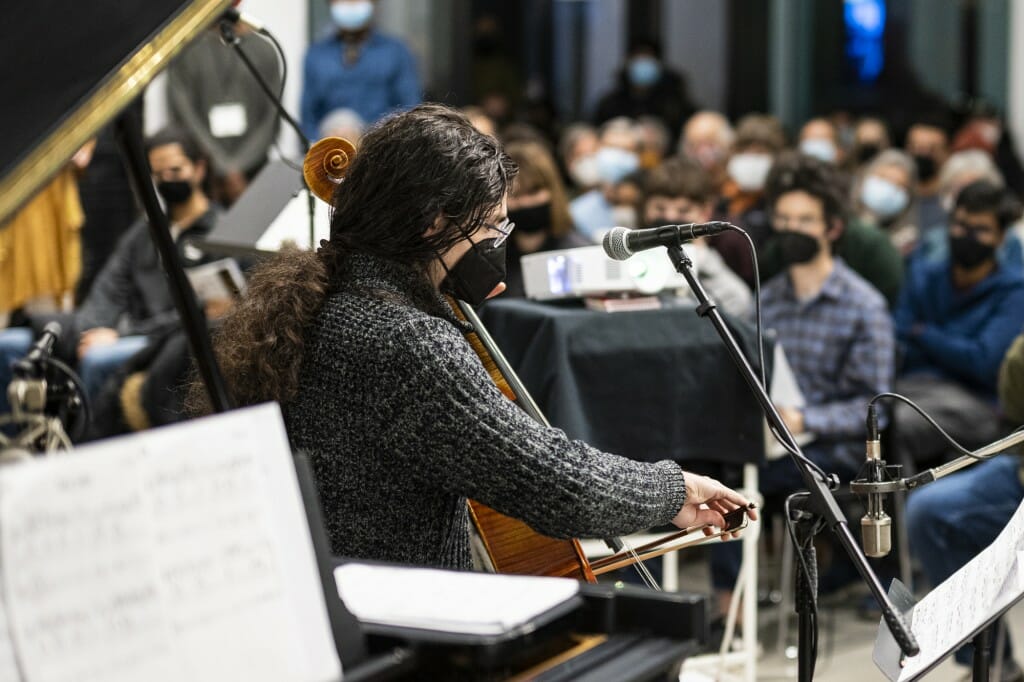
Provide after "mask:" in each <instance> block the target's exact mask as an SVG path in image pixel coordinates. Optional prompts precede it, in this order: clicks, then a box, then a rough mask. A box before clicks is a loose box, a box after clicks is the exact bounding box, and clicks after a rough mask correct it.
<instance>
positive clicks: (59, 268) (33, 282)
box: [0, 141, 95, 414]
mask: <svg viewBox="0 0 1024 682" xmlns="http://www.w3.org/2000/svg"><path fill="white" fill-rule="evenodd" d="M94 147H95V141H93V142H90V143H88V144H87V145H86V146H85V147H84V148H82V149H81V150H79V152H78V153H77V154H76V155H75V157H74V158H73V159H72V160H71V162H70V163H68V164H67V165H65V167H64V168H62V169H61V170H60V171H58V173H57V175H56V176H54V178H53V179H52V180H51V181H50V182H49V183H48V184H46V185H44V186H43V188H42V189H40V190H39V191H38V192H37V193H36V195H35V196H34V197H33V198H32V199H30V200H29V202H28V203H27V204H25V206H23V207H22V208H21V210H19V211H18V212H17V213H15V214H14V216H13V217H12V218H11V219H10V220H9V221H7V223H6V224H4V225H0V316H3V317H4V320H3V323H4V326H6V324H7V321H6V318H7V316H8V315H9V314H10V313H11V312H12V311H15V310H18V309H21V308H24V307H28V308H32V309H35V310H40V311H54V310H61V309H63V308H64V307H65V305H67V304H68V303H70V302H71V293H72V292H73V291H74V288H75V282H76V281H77V280H78V273H79V272H80V271H81V264H82V254H81V242H80V241H79V234H78V230H79V228H80V227H81V226H82V222H83V220H84V216H83V214H82V204H81V201H80V200H79V196H78V182H77V179H76V174H77V172H78V171H79V170H81V169H83V168H85V167H86V166H88V164H89V161H90V159H91V157H92V150H93V148H94ZM0 333H2V332H0ZM0 360H2V358H0ZM5 371H6V367H4V368H2V369H0V372H5ZM2 379H3V375H2V374H0V389H2V392H3V393H6V390H7V389H6V387H7V382H6V381H3V380H2ZM4 400H5V399H4V398H2V397H0V407H2V406H3V405H6V402H4ZM4 412H6V410H4V409H0V414H3V413H4Z"/></svg>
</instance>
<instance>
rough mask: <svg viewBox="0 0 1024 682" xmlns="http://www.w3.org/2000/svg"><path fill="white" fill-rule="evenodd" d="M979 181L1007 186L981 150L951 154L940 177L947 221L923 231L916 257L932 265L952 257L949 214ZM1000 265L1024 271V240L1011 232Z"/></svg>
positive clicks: (990, 159)
mask: <svg viewBox="0 0 1024 682" xmlns="http://www.w3.org/2000/svg"><path fill="white" fill-rule="evenodd" d="M978 180H984V181H986V182H988V183H991V184H992V185H995V186H996V187H1003V186H1004V183H1003V176H1002V174H1001V173H1000V172H999V169H998V168H996V165H995V163H994V162H993V161H992V158H991V157H990V156H989V155H988V154H986V153H985V152H983V151H981V150H979V149H968V150H966V151H962V152H956V153H955V154H953V155H951V156H950V157H949V159H948V160H947V161H946V163H945V164H944V165H943V166H942V173H941V174H940V175H939V200H940V201H941V203H942V207H943V209H944V210H945V211H946V214H945V216H946V217H945V219H944V220H943V221H942V222H941V223H938V224H936V225H932V226H930V227H928V228H924V227H923V226H922V228H923V232H922V235H921V243H920V246H919V247H918V249H917V251H915V252H914V258H915V259H917V260H923V261H926V262H929V263H938V262H942V261H945V260H947V259H948V258H949V238H948V235H947V233H948V231H949V214H951V213H952V212H953V205H954V203H955V202H956V197H957V195H958V194H959V193H960V190H961V189H963V188H964V187H966V186H967V185H969V184H971V183H972V182H976V181H978ZM996 257H997V258H998V259H999V262H1000V263H1001V264H1003V265H1005V266H1007V267H1012V268H1020V269H1024V253H1022V247H1021V240H1020V238H1019V237H1018V236H1017V235H1016V234H1015V233H1014V232H1013V231H1007V233H1006V238H1005V239H1004V240H1003V244H1002V246H1000V247H999V250H998V251H997V252H996Z"/></svg>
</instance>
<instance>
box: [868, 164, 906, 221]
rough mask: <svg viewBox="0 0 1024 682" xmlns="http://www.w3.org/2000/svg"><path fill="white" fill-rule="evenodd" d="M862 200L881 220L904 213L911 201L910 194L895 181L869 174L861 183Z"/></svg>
mask: <svg viewBox="0 0 1024 682" xmlns="http://www.w3.org/2000/svg"><path fill="white" fill-rule="evenodd" d="M860 200H861V201H862V202H863V203H864V205H865V206H866V207H867V208H868V210H869V211H871V212H872V213H874V214H875V215H876V216H878V218H879V220H883V221H884V220H888V219H889V218H895V217H896V216H898V215H899V214H900V213H902V212H903V209H905V208H906V207H907V204H908V203H909V202H910V195H909V194H907V190H905V189H903V188H902V187H900V186H899V185H897V184H896V183H894V182H890V181H889V180H886V179H885V178H880V177H878V176H877V175H869V176H868V177H866V178H864V184H863V185H861V188H860Z"/></svg>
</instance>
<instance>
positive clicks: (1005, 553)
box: [873, 504, 1024, 682]
mask: <svg viewBox="0 0 1024 682" xmlns="http://www.w3.org/2000/svg"><path fill="white" fill-rule="evenodd" d="M1022 552H1024V504H1021V506H1019V507H1018V508H1017V511H1016V512H1015V513H1014V515H1013V517H1012V518H1011V519H1010V521H1009V523H1007V525H1006V528H1004V529H1003V531H1002V532H1001V533H1000V534H999V536H998V537H997V538H996V539H995V541H994V542H993V543H992V544H991V545H989V546H988V547H986V548H985V549H984V550H982V551H981V552H980V553H979V554H978V555H977V556H976V557H974V559H972V560H971V561H969V562H968V563H967V564H965V565H964V566H963V567H961V569H960V570H959V571H957V572H956V573H954V574H953V575H951V576H950V577H949V578H948V579H947V580H946V581H945V582H943V583H942V584H941V585H938V586H937V587H935V588H934V589H933V590H932V591H931V592H930V593H928V595H926V596H925V597H924V598H923V599H922V600H921V601H920V602H915V601H914V597H913V595H911V594H910V592H909V590H907V588H906V587H905V586H904V585H903V583H901V582H900V581H899V580H894V581H893V584H892V586H891V587H890V588H889V593H888V594H889V597H890V599H891V600H892V602H893V604H894V605H895V606H896V607H897V608H898V609H899V610H900V611H901V613H902V615H903V617H904V619H905V620H906V621H907V622H909V624H910V628H911V631H912V632H913V633H914V635H915V636H916V637H917V641H918V643H919V644H920V646H921V653H919V654H918V655H917V656H913V657H911V658H904V657H903V656H902V655H901V652H900V648H899V646H898V645H897V644H896V642H895V640H894V639H893V637H892V633H890V632H889V628H888V627H886V626H885V624H884V623H882V624H880V625H879V628H878V635H877V637H876V639H875V648H874V652H873V659H874V661H875V665H876V666H878V668H879V670H881V671H882V672H883V673H884V674H885V675H886V677H888V678H889V679H890V680H893V681H894V682H895V681H897V680H898V681H899V682H905V681H907V680H915V679H918V678H920V677H921V676H923V675H925V674H927V673H928V672H930V671H931V670H933V669H934V668H935V667H936V666H937V665H938V664H939V663H941V662H942V661H943V660H944V659H945V658H947V657H948V656H949V654H951V653H953V652H954V651H956V650H957V649H959V648H960V647H961V646H963V645H964V644H967V643H968V642H971V641H972V640H973V642H974V644H975V652H974V679H975V680H987V679H988V667H989V665H988V663H989V657H988V649H989V644H990V641H991V636H990V635H991V631H992V630H993V629H994V628H992V627H991V626H992V625H993V624H994V623H995V622H996V621H997V620H998V619H999V618H1000V617H1001V616H1002V615H1003V614H1004V613H1006V612H1007V611H1008V610H1009V609H1010V608H1011V607H1012V606H1013V605H1014V604H1016V603H1017V602H1018V601H1020V599H1021V597H1022V596H1024V558H1022V556H1021V553H1022Z"/></svg>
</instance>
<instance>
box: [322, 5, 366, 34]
mask: <svg viewBox="0 0 1024 682" xmlns="http://www.w3.org/2000/svg"><path fill="white" fill-rule="evenodd" d="M331 18H332V19H334V23H335V24H336V25H337V26H338V28H340V29H342V30H343V31H358V30H360V29H363V28H366V27H367V26H369V24H370V19H372V18H373V3H372V2H370V0H360V2H334V3H331Z"/></svg>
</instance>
